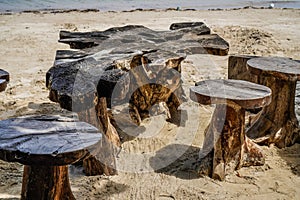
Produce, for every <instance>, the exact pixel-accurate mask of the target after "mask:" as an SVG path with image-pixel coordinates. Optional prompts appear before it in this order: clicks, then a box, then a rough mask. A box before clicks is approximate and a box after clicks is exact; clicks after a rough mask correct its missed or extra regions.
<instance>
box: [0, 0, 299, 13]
mask: <svg viewBox="0 0 300 200" xmlns="http://www.w3.org/2000/svg"><path fill="white" fill-rule="evenodd" d="M243 7H265V8H268V7H274V8H296V9H298V8H300V0H295V1H288V0H281V1H279V0H274V1H265V0H252V1H242V0H205V1H204V0H63V1H62V0H0V12H22V11H35V10H72V9H78V10H86V9H96V10H100V11H129V10H135V9H168V8H174V9H178V10H185V9H195V10H208V9H230V8H243Z"/></svg>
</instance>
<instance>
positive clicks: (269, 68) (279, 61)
mask: <svg viewBox="0 0 300 200" xmlns="http://www.w3.org/2000/svg"><path fill="white" fill-rule="evenodd" d="M247 65H248V67H250V68H249V70H250V72H251V73H253V74H255V75H260V76H272V77H275V78H276V79H279V80H284V81H298V80H300V63H298V62H296V61H294V60H292V59H289V58H281V57H265V58H254V59H250V60H249V61H248V62H247Z"/></svg>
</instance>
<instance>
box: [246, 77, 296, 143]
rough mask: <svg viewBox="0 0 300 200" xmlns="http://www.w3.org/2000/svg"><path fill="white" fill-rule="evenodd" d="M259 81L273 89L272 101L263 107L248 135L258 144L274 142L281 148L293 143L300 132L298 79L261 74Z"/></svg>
mask: <svg viewBox="0 0 300 200" xmlns="http://www.w3.org/2000/svg"><path fill="white" fill-rule="evenodd" d="M258 83H259V84H262V85H266V86H268V87H270V88H271V89H272V102H271V104H270V105H268V106H266V107H265V108H263V110H262V114H261V115H260V117H259V118H258V119H257V120H256V121H255V122H254V123H253V125H252V126H251V127H250V128H249V129H248V130H247V135H248V136H249V137H250V138H252V139H253V140H254V141H255V142H256V143H258V144H266V145H270V144H272V143H274V144H275V145H276V146H277V147H279V148H283V147H286V146H291V145H293V144H294V143H295V142H296V140H297V139H298V138H299V133H300V130H299V126H298V120H297V118H296V115H295V90H296V81H285V80H279V79H276V78H274V77H271V76H261V77H260V78H259V81H258Z"/></svg>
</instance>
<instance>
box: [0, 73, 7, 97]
mask: <svg viewBox="0 0 300 200" xmlns="http://www.w3.org/2000/svg"><path fill="white" fill-rule="evenodd" d="M8 82H9V73H8V72H7V71H5V70H3V69H0V92H2V91H4V90H5V89H6V87H7V83H8Z"/></svg>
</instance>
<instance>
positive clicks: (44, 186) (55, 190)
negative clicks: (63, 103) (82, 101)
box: [0, 115, 102, 200]
mask: <svg viewBox="0 0 300 200" xmlns="http://www.w3.org/2000/svg"><path fill="white" fill-rule="evenodd" d="M0 132H1V134H0V159H2V160H4V161H8V162H19V163H21V164H24V165H25V166H24V172H23V183H22V194H21V199H22V200H33V199H41V200H58V199H59V200H62V199H69V200H71V199H75V198H74V196H73V194H72V191H71V188H70V183H69V176H68V166H67V165H69V164H72V163H74V162H77V161H79V160H81V159H82V158H84V157H86V156H88V155H89V153H90V152H91V151H93V149H94V146H95V145H96V144H98V143H99V141H100V140H101V138H102V134H101V133H100V132H99V131H98V129H97V128H95V127H93V126H91V125H89V124H87V123H85V122H79V121H76V120H74V119H72V118H67V117H60V116H43V115H42V116H26V117H19V118H14V119H8V120H3V121H0Z"/></svg>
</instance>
